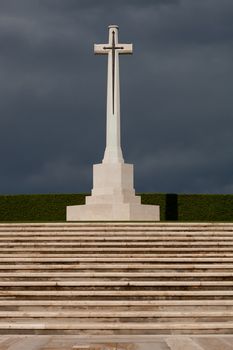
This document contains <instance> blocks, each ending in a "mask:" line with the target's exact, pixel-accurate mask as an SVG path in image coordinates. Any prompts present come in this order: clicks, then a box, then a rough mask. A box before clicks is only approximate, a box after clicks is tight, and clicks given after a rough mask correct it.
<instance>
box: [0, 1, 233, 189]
mask: <svg viewBox="0 0 233 350" xmlns="http://www.w3.org/2000/svg"><path fill="white" fill-rule="evenodd" d="M232 16H233V2H232V1H231V0H221V1H219V0H183V1H178V0H177V1H176V0H174V1H173V0H170V1H169V0H168V1H164V0H163V1H162V0H158V1H152V0H151V1H150V0H147V1H145V0H143V1H139V0H134V1H133V0H132V1H130V0H126V1H123V0H122V1H117V2H111V1H107V0H106V1H96V0H95V1H94V0H93V1H88V0H83V1H78V0H75V1H74V0H66V1H64V0H57V1H52V0H40V1H39V0H37V1H31V0H30V1H29V0H28V1H27V0H21V1H18V0H7V1H4V0H0V94H1V95H0V96H1V98H0V101H1V102H0V136H1V138H0V146H1V148H0V157H1V169H0V192H1V193H36V192H40V193H45V192H84V191H89V190H90V188H91V176H92V163H94V162H100V161H101V158H102V155H103V151H104V137H105V96H106V91H105V90H106V59H105V58H103V57H95V56H94V55H93V43H94V42H96V43H99V42H106V41H107V26H108V25H109V24H115V23H117V24H119V26H120V40H121V41H123V42H131V41H132V42H133V43H134V55H133V56H132V57H122V59H121V85H122V143H123V152H124V154H125V158H126V160H127V161H128V162H133V163H134V164H135V178H136V189H137V190H138V191H156V192H159V191H160V192H210V193H218V192H223V193H232V191H233V176H232V174H233V157H232V149H233V140H232V139H233V138H232V129H233V106H232V81H233V79H232V78H233V66H232V60H233V46H232V42H233V22H232Z"/></svg>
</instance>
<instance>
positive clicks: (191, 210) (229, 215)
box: [0, 193, 233, 222]
mask: <svg viewBox="0 0 233 350" xmlns="http://www.w3.org/2000/svg"><path fill="white" fill-rule="evenodd" d="M86 195H87V194H85V193H83V194H36V195H2V196H0V221H1V222H10V221H11V222H14V221H15V222H28V221H29V222H33V221H34V222H37V221H38V222H42V221H45V222H46V221H65V213H66V206H67V205H75V204H76V205H77V204H84V202H85V196H86ZM141 198H142V203H143V204H157V205H160V211H161V220H162V221H232V222H233V195H221V194H172V193H170V194H157V193H142V194H141Z"/></svg>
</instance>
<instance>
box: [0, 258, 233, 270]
mask: <svg viewBox="0 0 233 350" xmlns="http://www.w3.org/2000/svg"><path fill="white" fill-rule="evenodd" d="M11 262H12V263H11V264H1V262H0V271H1V270H41V271H43V270H90V269H91V270H96V269H104V270H112V269H114V270H121V269H122V270H124V269H136V270H160V271H161V270H177V269H181V270H184V269H185V270H189V269H191V270H194V269H201V270H203V269H205V270H206V269H207V270H225V269H230V270H233V264H230V263H227V264H225V263H224V264H222V263H221V264H201V263H200V264H188V263H183V264H174V263H173V264H171V263H166V264H159V263H158V264H146V263H144V264H137V263H132V262H131V263H128V264H120V263H119V264H114V263H108V264H104V263H100V264H97V263H95V264H94V265H93V264H85V263H83V264H82V263H78V264H76V263H74V264H66V263H64V264H53V263H51V264H39V263H38V264H36V263H34V264H26V263H25V264H15V263H14V261H12V260H11Z"/></svg>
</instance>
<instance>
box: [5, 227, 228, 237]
mask: <svg viewBox="0 0 233 350" xmlns="http://www.w3.org/2000/svg"><path fill="white" fill-rule="evenodd" d="M200 235H201V236H207V237H211V236H214V237H216V236H217V237H219V236H220V237H222V236H227V237H232V236H233V227H232V230H226V229H224V230H209V231H206V230H204V229H203V230H183V229H182V230H174V229H172V230H169V231H168V230H164V231H162V230H145V229H144V230H135V229H134V230H132V231H130V230H128V229H126V230H111V231H108V232H106V231H103V230H100V231H97V230H91V231H89V230H87V231H84V230H81V231H77V230H73V231H64V230H61V231H58V230H54V231H51V230H46V231H38V230H35V231H25V230H24V231H21V230H19V231H16V230H12V229H11V230H10V229H9V230H0V237H4V236H8V237H38V236H40V237H47V236H53V237H59V236H61V237H65V236H68V237H73V236H74V237H84V236H85V237H106V238H107V237H142V236H146V237H160V236H167V237H171V238H172V237H185V236H187V237H192V236H193V237H195V236H200Z"/></svg>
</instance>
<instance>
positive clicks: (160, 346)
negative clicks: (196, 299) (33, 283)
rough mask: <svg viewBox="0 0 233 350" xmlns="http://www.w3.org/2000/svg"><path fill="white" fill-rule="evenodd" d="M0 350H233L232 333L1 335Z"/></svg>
mask: <svg viewBox="0 0 233 350" xmlns="http://www.w3.org/2000/svg"><path fill="white" fill-rule="evenodd" d="M0 350H233V335H227V336H225V335H223V336H220V335H217V336H209V335H208V336H204V335H200V336H193V335H190V336H188V335H187V336H186V335H185V336H178V335H177V336H176V335H171V336H169V335H168V336H166V335H164V336H88V337H83V336H69V335H68V336H52V335H48V336H47V335H35V336H30V335H29V336H17V335H16V336H12V335H4V336H0Z"/></svg>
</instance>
